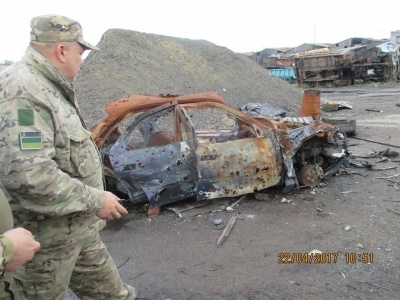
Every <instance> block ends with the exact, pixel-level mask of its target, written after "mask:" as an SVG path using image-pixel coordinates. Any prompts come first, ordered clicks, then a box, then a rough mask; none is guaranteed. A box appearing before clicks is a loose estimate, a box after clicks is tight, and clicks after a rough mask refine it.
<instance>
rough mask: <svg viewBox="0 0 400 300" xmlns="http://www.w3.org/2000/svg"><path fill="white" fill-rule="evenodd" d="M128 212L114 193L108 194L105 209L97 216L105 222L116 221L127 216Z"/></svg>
mask: <svg viewBox="0 0 400 300" xmlns="http://www.w3.org/2000/svg"><path fill="white" fill-rule="evenodd" d="M127 213H128V211H127V210H126V209H125V207H123V206H122V205H121V204H119V202H118V197H117V196H115V195H114V194H113V193H110V192H106V201H105V202H104V205H103V207H102V208H101V209H100V210H99V211H98V212H97V214H96V215H97V216H98V217H99V218H100V219H103V220H114V219H119V218H121V214H124V215H126V214H127Z"/></svg>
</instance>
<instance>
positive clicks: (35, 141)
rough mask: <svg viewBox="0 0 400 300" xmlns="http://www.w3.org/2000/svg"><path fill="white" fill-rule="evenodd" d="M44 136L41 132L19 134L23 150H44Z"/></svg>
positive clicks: (22, 132)
mask: <svg viewBox="0 0 400 300" xmlns="http://www.w3.org/2000/svg"><path fill="white" fill-rule="evenodd" d="M42 136H43V135H42V132H41V131H21V132H20V133H19V140H20V143H21V150H33V149H42V148H43V143H42V140H43V139H42Z"/></svg>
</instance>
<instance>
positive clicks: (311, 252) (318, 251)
mask: <svg viewBox="0 0 400 300" xmlns="http://www.w3.org/2000/svg"><path fill="white" fill-rule="evenodd" d="M316 253H318V254H321V253H322V251H320V250H318V249H314V250H311V251H310V252H308V255H311V254H316Z"/></svg>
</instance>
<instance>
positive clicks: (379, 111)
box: [365, 108, 383, 113]
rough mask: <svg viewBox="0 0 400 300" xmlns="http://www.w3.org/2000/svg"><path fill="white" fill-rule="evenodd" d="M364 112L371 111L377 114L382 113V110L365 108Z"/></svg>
mask: <svg viewBox="0 0 400 300" xmlns="http://www.w3.org/2000/svg"><path fill="white" fill-rule="evenodd" d="M365 110H366V111H373V112H378V113H383V110H377V109H372V108H366V109H365Z"/></svg>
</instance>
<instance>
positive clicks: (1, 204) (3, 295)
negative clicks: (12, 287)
mask: <svg viewBox="0 0 400 300" xmlns="http://www.w3.org/2000/svg"><path fill="white" fill-rule="evenodd" d="M12 228H13V220H12V214H11V209H10V205H9V204H8V200H7V198H6V196H5V193H4V192H3V189H2V185H1V183H0V299H1V300H2V299H11V294H10V292H8V291H6V289H7V290H8V287H9V283H6V282H5V281H4V280H3V275H4V274H3V271H4V269H3V268H4V266H5V265H6V264H7V263H8V262H9V261H10V259H11V258H12V256H13V251H14V245H13V243H12V241H11V239H9V238H8V237H5V236H2V235H1V234H3V233H4V232H6V231H7V230H10V229H12Z"/></svg>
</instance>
